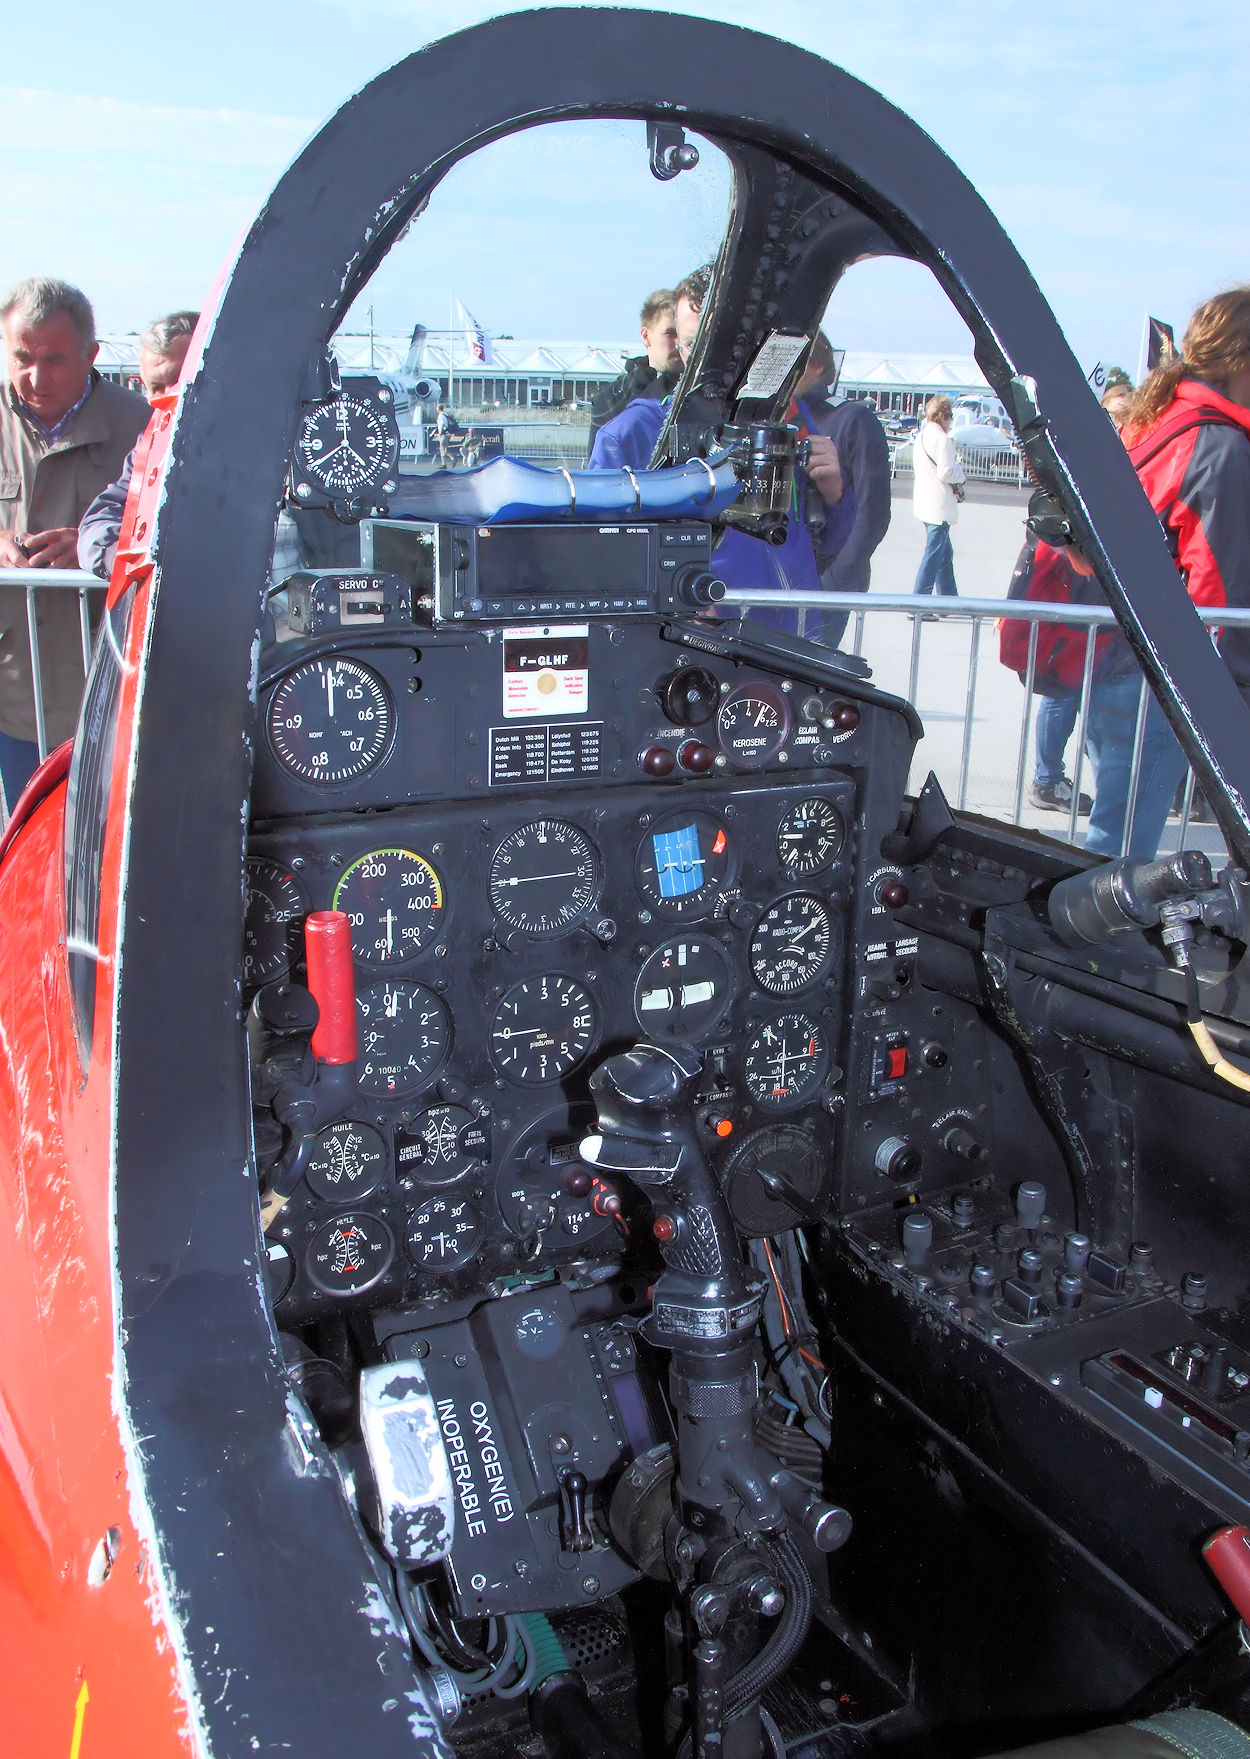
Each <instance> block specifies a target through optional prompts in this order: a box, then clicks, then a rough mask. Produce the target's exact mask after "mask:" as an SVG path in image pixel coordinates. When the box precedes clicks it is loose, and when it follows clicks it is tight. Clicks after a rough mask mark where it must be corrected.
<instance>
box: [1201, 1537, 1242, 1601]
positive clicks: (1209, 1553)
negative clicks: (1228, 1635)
mask: <svg viewBox="0 0 1250 1759" xmlns="http://www.w3.org/2000/svg"><path fill="white" fill-rule="evenodd" d="M1202 1555H1203V1557H1204V1558H1205V1559H1206V1560H1207V1563H1208V1564H1209V1565H1210V1566H1211V1570H1212V1572H1213V1573H1214V1575H1215V1578H1216V1580H1217V1581H1218V1583H1219V1585H1220V1587H1221V1588H1222V1589H1223V1590H1224V1592H1225V1594H1227V1596H1228V1598H1229V1599H1230V1600H1231V1601H1232V1603H1233V1605H1234V1606H1235V1607H1236V1609H1237V1612H1238V1614H1239V1616H1240V1617H1241V1619H1242V1621H1243V1622H1244V1623H1246V1624H1250V1528H1247V1527H1221V1528H1220V1530H1219V1532H1218V1533H1214V1534H1212V1536H1211V1538H1210V1539H1208V1540H1207V1542H1206V1544H1205V1545H1204V1546H1203V1548H1202Z"/></svg>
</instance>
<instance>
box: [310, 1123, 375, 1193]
mask: <svg viewBox="0 0 1250 1759" xmlns="http://www.w3.org/2000/svg"><path fill="white" fill-rule="evenodd" d="M385 1171H386V1144H385V1143H384V1142H383V1140H382V1138H381V1137H380V1136H379V1135H378V1133H377V1131H376V1130H373V1129H371V1128H370V1127H369V1125H368V1124H358V1123H356V1121H355V1120H354V1119H353V1120H351V1121H350V1122H347V1121H345V1122H343V1123H340V1124H333V1125H331V1127H330V1128H329V1129H328V1130H323V1131H322V1132H321V1134H320V1136H318V1138H317V1140H316V1143H315V1145H314V1147H313V1151H312V1155H311V1157H310V1158H309V1161H308V1165H307V1166H306V1167H305V1168H304V1181H305V1183H306V1184H307V1186H308V1188H309V1190H310V1191H311V1192H312V1193H313V1194H314V1196H317V1197H324V1198H326V1199H327V1200H328V1201H330V1202H338V1203H345V1202H346V1203H356V1202H359V1200H360V1199H361V1198H362V1197H367V1196H368V1195H369V1193H370V1191H373V1190H376V1188H377V1186H378V1185H380V1184H381V1182H382V1176H383V1174H384V1173H385Z"/></svg>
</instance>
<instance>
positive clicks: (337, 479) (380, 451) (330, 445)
mask: <svg viewBox="0 0 1250 1759" xmlns="http://www.w3.org/2000/svg"><path fill="white" fill-rule="evenodd" d="M295 461H296V464H297V465H298V467H299V469H300V470H301V471H302V472H303V474H304V475H305V476H306V477H307V478H308V480H309V481H310V482H312V483H315V484H316V486H317V487H318V488H319V489H321V490H322V492H323V493H324V494H326V495H328V496H329V497H330V499H331V500H336V501H338V500H347V499H349V498H350V497H351V496H353V495H358V494H359V493H360V491H361V490H362V489H372V488H376V487H377V486H378V484H379V483H380V482H381V481H382V479H383V478H384V477H387V476H389V475H390V474H391V472H392V471H393V470H394V468H395V463H396V454H395V448H394V444H393V441H392V438H391V434H390V429H389V424H388V423H387V421H386V419H385V417H384V416H383V415H382V413H381V411H380V410H378V409H376V408H375V407H374V405H373V404H372V403H370V402H368V401H367V399H365V398H363V397H353V396H352V395H351V394H350V393H348V394H345V395H344V396H342V397H336V398H334V399H333V401H332V402H329V403H320V404H317V405H315V406H314V407H313V408H311V409H310V410H309V411H308V413H307V414H306V415H305V417H304V419H303V422H302V423H301V424H300V431H299V438H298V439H297V440H296V442H295ZM297 493H298V487H297Z"/></svg>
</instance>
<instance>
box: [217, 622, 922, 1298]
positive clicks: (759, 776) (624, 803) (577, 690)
mask: <svg viewBox="0 0 1250 1759" xmlns="http://www.w3.org/2000/svg"><path fill="white" fill-rule="evenodd" d="M690 645H691V644H690V641H689V632H687V635H686V638H685V639H682V632H681V631H674V630H672V629H669V628H666V627H665V626H663V625H661V624H659V623H657V622H654V621H646V622H644V621H641V620H635V621H633V622H630V623H626V624H618V625H615V626H613V625H607V624H601V623H593V622H592V623H590V624H588V625H585V626H577V627H576V629H575V630H574V632H573V633H571V634H570V633H569V632H568V631H567V630H563V629H561V628H559V627H557V626H543V627H542V628H539V629H534V628H527V629H525V630H523V631H518V632H515V641H514V640H513V632H510V631H509V630H507V629H503V630H498V629H468V628H457V629H455V630H451V631H444V630H438V631H432V630H421V631H417V630H416V629H412V628H409V629H407V630H394V631H392V630H386V631H378V632H377V634H376V635H374V636H372V637H371V638H369V639H364V638H362V637H361V636H360V635H359V634H357V635H355V636H354V638H353V637H350V636H349V634H348V632H346V631H344V632H342V634H341V635H340V636H338V637H337V638H334V639H327V638H325V637H322V638H321V639H320V640H315V641H309V642H292V643H290V644H286V643H283V644H280V646H279V648H278V649H276V650H275V649H272V648H271V649H270V650H269V651H268V652H267V654H266V662H267V666H268V669H267V671H266V673H265V675H264V682H263V687H262V695H261V704H260V707H261V717H262V726H263V728H264V729H265V731H264V732H263V733H262V738H261V741H260V744H261V751H260V754H259V757H258V765H257V785H256V789H255V801H256V804H257V806H258V807H260V808H263V815H262V814H261V813H260V812H257V814H256V816H254V819H253V826H252V831H251V835H250V839H249V850H248V912H247V925H246V930H245V961H244V969H245V982H246V983H247V984H248V987H249V990H254V989H255V988H256V987H257V986H258V984H259V983H260V982H262V981H263V982H267V983H273V982H275V981H277V982H281V981H284V980H290V981H295V982H299V981H301V980H302V977H303V966H302V936H301V932H300V923H301V921H302V917H303V915H304V914H306V913H307V912H308V911H312V910H324V909H339V910H342V911H344V913H345V914H346V915H347V918H348V922H349V925H350V929H351V939H352V948H353V957H354V971H355V985H356V1011H357V1025H358V1037H359V1056H358V1062H357V1068H356V1077H355V1088H354V1092H353V1093H352V1095H351V1097H350V1099H349V1100H348V1101H347V1102H346V1103H345V1105H344V1108H343V1115H342V1116H341V1117H339V1118H337V1119H335V1120H334V1122H333V1124H332V1125H330V1126H328V1127H327V1128H325V1129H324V1130H322V1132H321V1134H320V1136H319V1138H318V1145H317V1150H316V1153H315V1156H314V1170H313V1173H312V1176H311V1177H310V1176H307V1175H306V1176H305V1177H304V1178H302V1179H301V1180H300V1181H299V1183H298V1185H297V1187H296V1189H295V1191H294V1193H293V1194H292V1195H291V1197H290V1200H289V1202H288V1203H287V1205H286V1207H285V1208H284V1210H283V1211H282V1214H281V1215H280V1217H278V1218H277V1220H276V1221H274V1222H273V1223H272V1224H271V1226H270V1228H269V1230H268V1235H267V1238H268V1240H269V1243H270V1245H271V1247H274V1248H279V1247H281V1248H283V1249H285V1252H286V1254H287V1255H288V1257H287V1259H286V1260H282V1263H283V1273H282V1275H283V1281H284V1282H285V1284H286V1291H285V1293H284V1294H283V1295H282V1298H281V1300H280V1302H279V1306H278V1313H279V1318H280V1319H281V1320H282V1321H283V1322H284V1323H288V1322H292V1323H300V1322H301V1321H303V1320H305V1319H308V1318H310V1317H313V1316H315V1315H316V1314H318V1313H324V1312H326V1311H327V1310H328V1308H330V1307H336V1306H337V1307H341V1306H344V1305H346V1306H351V1305H357V1306H358V1305H368V1306H370V1307H393V1306H399V1305H404V1304H406V1303H408V1302H410V1301H418V1302H421V1301H425V1300H428V1299H430V1298H435V1299H438V1298H443V1297H446V1296H450V1295H462V1294H468V1293H473V1292H475V1291H478V1290H483V1289H486V1288H488V1287H491V1286H495V1287H499V1286H503V1285H504V1284H506V1283H507V1281H508V1280H509V1279H512V1278H516V1277H517V1276H522V1277H532V1276H534V1275H536V1274H541V1273H543V1272H544V1271H547V1270H550V1269H556V1268H559V1267H561V1266H565V1267H569V1266H577V1265H580V1264H582V1263H585V1264H587V1265H593V1264H596V1263H601V1262H604V1261H607V1262H608V1263H610V1262H611V1261H612V1260H614V1259H616V1258H619V1257H620V1256H621V1254H622V1252H623V1250H624V1247H625V1242H626V1233H625V1230H626V1228H627V1227H628V1226H629V1225H630V1218H629V1215H628V1213H622V1211H623V1210H624V1211H626V1212H627V1211H628V1209H629V1206H630V1203H631V1202H632V1199H631V1196H630V1193H629V1192H628V1190H625V1191H620V1190H615V1189H614V1188H613V1187H612V1186H611V1184H610V1183H609V1182H607V1181H605V1180H604V1179H602V1178H600V1176H599V1175H598V1174H597V1173H596V1172H595V1170H594V1169H593V1168H590V1167H588V1166H587V1165H585V1164H584V1163H583V1162H582V1161H581V1160H580V1158H579V1156H578V1153H577V1144H578V1142H579V1140H580V1138H581V1136H582V1135H583V1134H584V1133H585V1132H586V1131H587V1129H588V1128H589V1125H590V1121H591V1110H590V1106H589V1102H588V1100H589V1089H588V1085H587V1083H588V1079H589V1076H590V1074H591V1072H592V1071H593V1070H594V1068H595V1067H596V1066H597V1064H598V1063H599V1062H600V1061H601V1060H602V1059H603V1058H604V1057H605V1056H607V1055H610V1054H612V1053H613V1052H615V1051H617V1050H620V1049H623V1048H625V1047H627V1046H628V1045H629V1044H631V1043H633V1042H635V1041H637V1040H638V1039H640V1038H644V1037H645V1038H650V1039H652V1040H654V1041H655V1042H657V1043H662V1044H664V1043H667V1044H673V1045H686V1046H693V1047H694V1048H695V1049H696V1050H697V1051H698V1052H699V1054H700V1056H701V1058H702V1061H703V1065H704V1079H703V1083H702V1086H701V1090H700V1095H699V1117H700V1122H701V1124H702V1125H703V1127H704V1130H705V1133H706V1140H707V1144H708V1149H709V1153H710V1155H711V1157H712V1159H713V1161H714V1162H715V1163H717V1164H719V1165H720V1166H721V1167H722V1168H723V1169H724V1170H725V1176H726V1180H727V1186H726V1188H727V1191H728V1192H729V1193H730V1196H731V1201H732V1202H733V1203H734V1206H735V1212H736V1218H737V1219H738V1220H739V1222H740V1225H742V1227H743V1228H744V1231H746V1232H757V1231H766V1230H771V1229H773V1228H776V1227H785V1226H791V1225H793V1221H794V1219H795V1216H796V1215H807V1214H809V1213H810V1214H812V1215H814V1214H815V1213H816V1212H817V1211H818V1210H821V1209H822V1208H826V1207H827V1206H828V1201H829V1198H830V1195H831V1193H832V1190H833V1185H834V1178H835V1169H836V1165H837V1161H838V1144H839V1137H840V1131H841V1128H842V1125H841V1121H840V1120H841V1109H842V1106H843V1103H844V1097H845V1075H844V1070H845V1069H846V1068H847V1067H848V1064H849V1062H850V1060H851V1059H850V1050H849V1028H850V1018H851V1013H852V1001H851V998H852V997H853V995H854V994H855V991H856V989H857V987H859V983H860V980H859V977H858V976H857V963H858V960H859V954H858V951H857V949H858V948H859V946H860V944H861V943H862V942H863V941H864V939H865V934H866V932H867V931H868V927H869V925H870V923H871V922H873V921H875V917H876V915H878V914H879V912H880V905H879V903H878V902H877V901H876V900H875V899H874V898H873V897H871V896H870V895H869V892H868V890H867V881H868V879H869V876H870V875H871V873H872V871H873V863H872V860H871V855H870V853H869V854H865V849H866V847H869V846H868V845H866V843H865V836H866V835H867V836H868V837H869V838H871V839H872V844H871V847H879V843H880V837H881V835H882V834H883V832H884V831H885V830H887V829H891V828H893V826H894V824H895V822H896V818H897V812H898V801H899V797H900V793H901V786H902V781H903V778H904V776H905V772H906V761H907V758H908V756H909V754H910V746H911V725H910V724H909V722H908V720H907V718H906V717H905V715H904V714H903V713H902V712H901V711H900V709H899V707H898V705H896V704H895V703H893V701H892V700H891V699H889V698H877V697H875V695H874V693H873V692H872V691H871V690H869V689H868V688H867V687H866V686H865V685H864V684H863V683H862V682H861V681H855V682H854V683H853V684H851V683H850V682H849V681H848V684H847V686H846V688H845V689H844V688H843V687H842V685H841V680H840V678H839V675H838V674H837V673H836V672H833V673H831V672H830V671H829V670H827V669H825V668H822V667H821V666H820V665H819V662H817V664H816V665H815V666H814V667H813V668H811V671H810V673H809V675H807V676H805V675H804V671H803V669H802V668H800V667H798V666H797V665H795V664H794V661H793V660H791V661H790V662H789V663H790V664H791V665H792V666H793V667H794V669H793V670H792V671H789V672H787V671H783V670H781V669H780V666H779V667H778V668H777V669H776V670H769V669H767V668H765V667H763V666H761V665H760V664H759V663H758V662H757V661H755V660H754V658H752V660H750V661H748V660H746V659H744V658H743V657H742V656H740V655H739V654H736V653H735V652H734V643H733V640H732V638H731V637H730V638H726V639H725V640H724V641H723V645H724V647H725V649H726V651H725V652H724V653H720V652H715V651H713V652H710V653H709V652H707V651H706V650H705V648H704V644H703V642H702V641H700V642H699V647H698V649H697V650H696V651H695V652H693V653H691V652H690V651H689V647H690ZM708 645H711V644H708ZM310 649H313V650H315V651H310ZM288 655H289V657H288ZM531 659H532V660H533V661H534V665H533V667H532V668H531V667H529V666H528V662H529V660H531ZM523 661H524V662H526V664H525V665H524V666H521V670H520V671H519V672H518V665H520V664H521V662H523ZM370 678H372V679H373V680H375V681H376V682H377V683H378V684H379V685H380V686H381V688H382V690H383V695H384V698H385V705H386V706H385V712H384V713H383V714H381V715H380V717H379V716H377V711H376V703H377V698H376V696H375V694H374V692H373V691H372V690H371V688H370V684H369V680H370ZM292 679H296V680H298V681H299V687H300V691H302V692H303V693H304V694H303V697H298V693H296V692H294V691H293V687H292V684H291V680H292ZM310 680H312V681H313V682H311V683H310V682H309V681H310ZM344 680H346V681H348V682H344ZM353 680H354V683H353V682H351V681H353ZM353 688H356V689H358V691H359V694H358V695H356V696H355V697H348V696H347V695H346V691H347V690H348V689H353ZM297 698H298V700H299V701H302V702H304V706H305V707H306V708H308V709H309V711H310V712H311V713H313V714H314V717H315V718H316V719H317V721H318V726H319V730H315V731H316V737H315V738H313V736H312V735H311V734H309V735H308V736H307V746H308V749H309V750H311V751H313V752H314V753H315V752H316V751H317V750H319V749H329V750H331V751H332V752H334V751H339V747H341V748H342V749H343V750H348V749H349V748H350V746H351V745H352V743H353V742H355V741H358V740H363V741H364V748H365V749H368V750H373V749H374V748H375V747H377V746H382V747H383V748H384V749H383V755H382V756H381V757H380V758H378V759H376V760H374V761H372V762H371V763H370V764H368V765H366V766H365V767H364V768H362V769H361V770H360V772H359V774H358V775H357V776H356V778H355V779H354V780H353V779H350V778H348V779H345V778H344V777H343V776H342V774H341V771H342V769H343V767H344V763H345V760H341V751H340V752H339V755H338V756H332V758H331V759H330V760H329V761H327V762H325V763H318V764H317V765H316V766H313V765H312V764H311V762H306V761H304V760H303V759H301V762H300V763H299V764H298V765H297V764H294V763H291V762H289V761H286V760H285V758H284V756H283V751H282V747H281V741H280V740H279V739H278V738H276V737H275V732H274V728H275V719H282V718H283V717H285V718H290V716H289V715H287V714H286V710H287V709H288V708H289V707H290V704H291V703H292V701H294V700H297ZM305 698H306V701H305V700H304V699H305ZM692 702H694V703H696V704H697V705H698V707H699V715H698V718H697V719H696V720H694V721H693V722H692V720H691V718H690V704H691V703H692ZM331 709H333V716H334V718H335V719H336V720H337V721H339V722H340V723H341V725H344V726H350V728H351V732H350V735H342V736H340V734H338V733H336V734H335V735H334V738H337V739H338V746H335V745H334V742H333V739H332V738H331V736H330V734H328V733H327V732H326V727H327V726H328V724H329V722H330V719H331ZM560 711H563V712H560ZM377 718H380V719H381V720H383V721H384V723H385V729H386V730H385V736H384V737H383V736H382V734H381V733H380V732H379V731H377V730H376V719H377ZM371 729H373V731H372V732H371ZM290 731H291V730H289V729H286V728H282V732H283V733H284V734H287V733H288V732H290ZM293 731H294V733H295V734H297V735H301V736H303V735H304V734H305V732H306V729H305V728H304V727H300V728H296V729H294V730H293ZM300 749H301V750H303V749H304V747H303V746H301V747H300ZM314 767H315V768H316V770H317V771H318V773H319V779H318V780H310V777H309V774H308V772H309V770H310V769H312V768H314ZM796 1149H797V1150H798V1152H797V1156H796ZM779 1156H780V1158H781V1160H782V1161H784V1163H785V1166H783V1167H782V1170H781V1171H778V1170H777V1164H776V1163H777V1162H778V1157H779ZM785 1167H790V1168H791V1172H787V1171H786V1170H785ZM794 1168H798V1169H799V1170H798V1171H797V1172H795V1171H793V1169H794ZM276 1292H277V1291H275V1293H276Z"/></svg>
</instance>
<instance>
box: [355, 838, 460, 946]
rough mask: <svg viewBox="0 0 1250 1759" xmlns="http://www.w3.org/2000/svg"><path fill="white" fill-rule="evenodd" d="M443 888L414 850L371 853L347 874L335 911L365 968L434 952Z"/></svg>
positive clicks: (357, 862) (375, 851) (441, 914)
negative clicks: (347, 928)
mask: <svg viewBox="0 0 1250 1759" xmlns="http://www.w3.org/2000/svg"><path fill="white" fill-rule="evenodd" d="M443 906H444V900H443V882H442V880H441V879H440V878H439V877H438V875H437V873H435V871H434V869H433V867H432V866H431V865H430V863H429V862H428V861H427V860H426V858H425V856H424V855H418V854H416V853H415V852H414V851H413V850H412V849H371V850H370V851H369V853H368V854H367V855H362V856H360V858H359V859H358V860H356V861H353V862H352V864H351V866H350V867H348V868H347V869H345V871H344V873H343V877H342V878H341V879H340V880H339V883H338V885H337V886H336V887H335V888H334V908H335V909H336V910H342V911H343V912H344V913H345V914H346V917H347V920H348V923H349V925H350V927H351V931H352V952H353V953H354V954H355V955H356V957H357V958H358V959H360V960H363V961H364V963H365V964H366V965H400V964H402V963H403V962H404V961H405V960H406V959H415V958H416V956H417V954H418V953H423V952H424V951H425V949H426V948H427V947H429V946H432V945H433V943H434V942H435V941H436V940H437V939H438V935H439V931H440V929H441V928H442V926H443Z"/></svg>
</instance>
